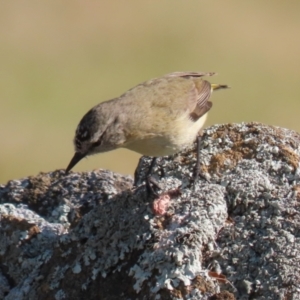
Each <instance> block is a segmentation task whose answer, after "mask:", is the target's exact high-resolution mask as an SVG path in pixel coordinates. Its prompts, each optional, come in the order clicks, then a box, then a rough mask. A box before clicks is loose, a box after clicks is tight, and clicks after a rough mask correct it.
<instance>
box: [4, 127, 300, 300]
mask: <svg viewBox="0 0 300 300" xmlns="http://www.w3.org/2000/svg"><path fill="white" fill-rule="evenodd" d="M299 141H300V136H299V135H298V134H297V133H295V132H293V131H290V130H287V129H281V128H276V127H270V126H265V125H262V124H257V123H252V124H233V125H215V126H213V127H210V128H208V129H206V130H205V131H204V133H203V139H202V147H201V177H200V179H199V181H198V182H197V184H196V186H195V189H193V188H192V180H191V179H192V178H193V170H194V167H195V161H196V159H195V158H196V154H195V151H194V150H193V149H188V150H186V151H185V152H182V153H180V154H177V155H174V156H171V157H167V158H162V159H159V160H158V163H157V166H156V168H155V170H154V174H155V175H154V177H155V179H156V180H157V181H158V183H159V184H160V186H161V188H162V193H163V195H162V196H161V197H159V198H158V199H153V198H151V197H147V195H146V192H145V186H144V178H145V173H146V171H147V168H148V167H149V163H150V159H149V158H144V159H143V160H142V161H141V163H140V164H139V167H138V170H137V173H136V181H137V183H138V187H137V188H134V187H133V186H132V179H131V178H129V177H125V176H121V175H118V174H114V173H112V172H109V171H104V170H96V171H93V172H88V173H71V174H70V175H68V176H64V172H63V171H55V172H51V173H47V174H39V175H38V176H36V177H29V178H25V179H21V180H13V181H10V182H8V183H7V185H5V186H4V185H3V186H0V203H1V204H0V299H6V300H7V299H14V300H18V299H211V300H212V299H285V300H288V299H300V271H299V270H300V213H299V206H300V177H299V174H300V168H299V161H300V146H299ZM160 213H161V214H160Z"/></svg>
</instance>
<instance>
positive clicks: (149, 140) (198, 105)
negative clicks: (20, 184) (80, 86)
mask: <svg viewBox="0 0 300 300" xmlns="http://www.w3.org/2000/svg"><path fill="white" fill-rule="evenodd" d="M215 74H216V73H214V72H173V73H169V74H166V75H164V76H162V77H159V78H154V79H151V80H148V81H145V82H143V83H141V84H138V85H137V86H135V87H133V88H131V89H129V90H128V91H127V92H125V93H124V94H122V95H121V96H120V97H117V98H114V99H111V100H108V101H104V102H101V103H99V104H97V105H96V106H94V107H93V108H91V109H90V110H89V111H88V112H87V113H86V114H85V115H84V116H83V117H82V119H81V121H80V122H79V125H78V126H77V129H76V132H75V138H74V146H75V154H74V156H73V158H72V159H71V161H70V163H69V165H68V166H67V168H66V174H68V173H69V171H70V170H71V169H72V168H73V167H74V166H75V165H76V164H77V163H78V162H79V161H80V160H81V159H83V158H84V157H87V156H89V155H93V154H97V153H102V152H107V151H111V150H115V149H119V148H127V149H129V150H133V151H135V152H137V153H140V154H142V155H146V156H151V157H153V160H152V163H151V166H150V168H149V171H148V175H149V176H147V181H146V185H147V187H148V188H150V191H151V190H152V191H153V189H152V188H151V184H150V181H149V177H150V174H151V171H152V168H153V166H154V164H155V162H156V159H157V157H161V156H168V155H172V154H175V153H178V152H180V151H182V150H183V149H185V148H186V147H188V146H190V145H191V144H192V143H193V142H194V141H195V140H197V142H198V145H199V141H198V139H197V135H198V132H199V131H200V129H201V128H202V127H203V125H204V123H205V120H206V118H207V113H208V111H209V110H210V109H211V108H212V102H211V101H209V99H210V96H211V94H212V92H213V91H214V90H219V89H225V88H228V86H227V85H223V84H212V83H210V82H209V81H207V80H204V79H203V77H204V76H213V75H215ZM198 153H199V151H198ZM198 156H199V155H198ZM198 156H197V165H199V157H198ZM196 176H198V172H197V174H196Z"/></svg>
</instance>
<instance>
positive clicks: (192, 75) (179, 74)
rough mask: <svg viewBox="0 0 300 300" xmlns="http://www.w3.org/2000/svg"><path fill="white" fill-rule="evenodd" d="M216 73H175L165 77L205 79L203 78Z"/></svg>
mask: <svg viewBox="0 0 300 300" xmlns="http://www.w3.org/2000/svg"><path fill="white" fill-rule="evenodd" d="M215 74H216V73H215V72H173V73H170V74H167V75H165V77H188V78H190V77H203V76H213V75H215Z"/></svg>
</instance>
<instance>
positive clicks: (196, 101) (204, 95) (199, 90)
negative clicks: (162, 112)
mask: <svg viewBox="0 0 300 300" xmlns="http://www.w3.org/2000/svg"><path fill="white" fill-rule="evenodd" d="M194 83H195V84H194V86H193V88H192V91H191V95H190V99H189V105H188V108H189V111H190V118H191V120H193V121H195V122H196V121H197V120H198V119H200V118H201V117H202V116H203V115H205V114H206V113H207V112H208V111H209V110H210V109H211V107H212V102H210V101H208V100H209V98H210V95H211V84H210V83H209V82H208V81H206V80H199V79H198V80H195V81H194Z"/></svg>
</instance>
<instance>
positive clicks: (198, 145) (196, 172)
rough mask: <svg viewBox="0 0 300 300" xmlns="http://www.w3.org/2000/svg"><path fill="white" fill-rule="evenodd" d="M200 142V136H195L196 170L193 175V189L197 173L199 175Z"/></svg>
mask: <svg viewBox="0 0 300 300" xmlns="http://www.w3.org/2000/svg"><path fill="white" fill-rule="evenodd" d="M200 142H201V136H197V161H196V168H195V175H194V182H193V188H194V189H195V186H196V183H197V181H198V179H199V173H200Z"/></svg>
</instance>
